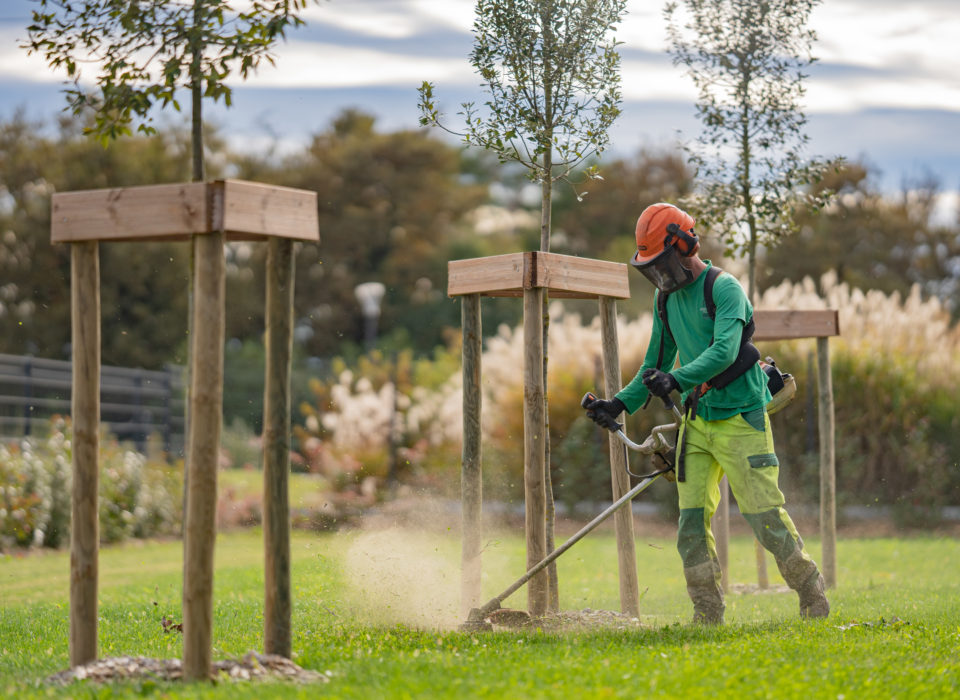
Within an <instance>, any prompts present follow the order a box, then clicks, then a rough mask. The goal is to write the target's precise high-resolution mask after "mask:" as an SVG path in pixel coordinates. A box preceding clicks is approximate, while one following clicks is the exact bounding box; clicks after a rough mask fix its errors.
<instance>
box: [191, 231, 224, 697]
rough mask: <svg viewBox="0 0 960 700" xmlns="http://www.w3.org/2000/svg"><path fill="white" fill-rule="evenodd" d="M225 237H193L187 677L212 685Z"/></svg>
mask: <svg viewBox="0 0 960 700" xmlns="http://www.w3.org/2000/svg"><path fill="white" fill-rule="evenodd" d="M223 241H224V235H223V233H222V232H217V233H209V234H205V235H198V236H194V237H193V246H194V251H195V253H196V256H195V257H196V269H195V277H194V289H195V290H196V298H195V300H194V323H193V329H194V334H193V337H192V338H191V339H190V341H191V343H192V345H193V367H192V368H191V372H190V428H189V434H190V446H189V453H188V454H189V459H188V464H189V469H190V474H189V483H190V490H189V492H188V493H187V512H186V514H185V517H186V527H185V533H184V535H185V536H184V552H185V556H184V568H183V677H184V680H187V681H195V680H208V679H209V678H210V672H211V653H212V647H211V639H212V631H213V550H214V544H215V539H216V529H217V461H218V458H219V449H220V432H221V429H222V427H223V426H222V424H223V418H222V409H223V406H222V404H223V333H224V261H223Z"/></svg>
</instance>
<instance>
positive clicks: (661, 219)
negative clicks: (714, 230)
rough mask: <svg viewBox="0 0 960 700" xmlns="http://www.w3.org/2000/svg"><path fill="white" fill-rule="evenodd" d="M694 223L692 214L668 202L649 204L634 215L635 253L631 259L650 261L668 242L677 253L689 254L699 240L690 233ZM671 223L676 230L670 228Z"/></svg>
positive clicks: (639, 261)
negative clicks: (638, 213)
mask: <svg viewBox="0 0 960 700" xmlns="http://www.w3.org/2000/svg"><path fill="white" fill-rule="evenodd" d="M695 223H696V221H694V219H693V217H692V216H690V215H689V214H688V213H687V212H685V211H683V209H680V208H678V207H675V206H673V205H672V204H667V203H666V202H659V203H657V204H651V205H650V206H649V207H647V208H646V209H644V210H643V213H642V214H640V218H639V219H637V231H636V235H637V254H636V256H635V257H634V259H635V260H636V261H637V262H638V263H643V262H647V261H650V260H652V259H653V258H655V257H656V256H657V255H658V254H659V253H661V252H662V251H663V249H664V246H665V245H671V244H672V245H673V246H674V247H675V248H676V249H677V252H678V253H680V255H682V256H684V257H687V256H689V255H691V254H692V253H693V251H694V248H696V247H697V243H698V242H699V241H698V239H697V236H696V235H695V234H694V233H693V226H694V224H695ZM671 224H674V225H675V226H676V228H677V229H679V230H678V231H673V230H671V229H673V227H672V226H670V225H671ZM674 238H676V241H675V242H674V240H673V239H674ZM668 239H669V242H668Z"/></svg>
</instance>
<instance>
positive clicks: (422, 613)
mask: <svg viewBox="0 0 960 700" xmlns="http://www.w3.org/2000/svg"><path fill="white" fill-rule="evenodd" d="M424 505H425V504H423V503H420V504H419V506H420V507H418V508H417V509H416V514H415V515H414V514H411V513H409V512H408V513H406V514H405V515H404V517H402V518H392V519H391V520H392V521H393V524H390V525H386V523H384V522H382V521H381V522H380V523H378V525H377V527H376V528H375V529H372V530H365V531H363V532H361V533H360V534H358V535H357V536H356V539H355V540H354V542H353V543H352V544H351V545H350V547H349V549H348V550H347V554H346V557H345V560H344V568H345V573H346V578H347V581H348V582H349V584H350V586H351V595H350V596H349V600H350V603H351V607H353V608H354V609H355V612H356V614H357V616H358V617H360V618H361V619H364V620H365V621H367V622H370V623H373V624H388V625H389V624H403V625H407V626H410V627H417V628H420V629H452V628H455V627H456V626H457V625H458V624H459V623H461V622H462V621H463V620H461V619H460V610H459V607H460V558H459V544H460V539H459V527H457V528H442V529H441V528H438V527H437V525H438V521H437V519H436V518H435V517H431V510H432V509H430V508H425V507H424ZM417 520H422V525H418V523H416V522H415V521H417ZM400 521H402V522H400ZM438 530H441V531H438Z"/></svg>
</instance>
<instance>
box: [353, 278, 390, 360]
mask: <svg viewBox="0 0 960 700" xmlns="http://www.w3.org/2000/svg"><path fill="white" fill-rule="evenodd" d="M385 291H386V287H384V286H383V285H382V284H380V283H379V282H363V283H362V284H358V285H357V286H356V287H355V288H354V290H353V293H354V294H355V295H356V297H357V301H358V302H360V313H362V314H363V344H364V347H365V348H366V349H367V350H371V349H373V346H374V344H375V343H376V342H377V322H378V321H379V319H380V302H381V301H382V300H383V294H384V292H385Z"/></svg>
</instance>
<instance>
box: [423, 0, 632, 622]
mask: <svg viewBox="0 0 960 700" xmlns="http://www.w3.org/2000/svg"><path fill="white" fill-rule="evenodd" d="M625 8H626V0H477V4H476V19H475V20H474V24H473V30H474V48H473V51H472V52H471V54H470V62H471V63H472V64H473V66H474V67H475V68H476V69H477V72H479V73H480V77H481V78H482V81H483V88H484V90H485V92H486V93H487V95H488V99H487V101H486V102H485V107H486V109H485V110H481V109H478V108H477V107H476V105H475V104H474V103H465V104H463V105H462V112H461V114H462V115H463V117H464V120H465V125H466V131H465V133H462V134H459V135H461V136H462V137H463V139H464V142H465V143H467V144H468V145H479V146H482V147H483V148H486V149H488V150H490V151H492V152H493V153H495V154H496V155H497V157H498V158H499V159H500V161H501V162H503V163H519V164H520V165H521V166H523V167H524V168H526V169H527V171H528V174H529V176H530V178H531V179H532V180H533V181H534V182H537V183H539V184H540V187H541V209H540V212H541V213H540V250H541V251H544V252H547V251H549V250H550V230H551V211H552V207H551V203H552V194H553V186H554V183H555V182H558V181H566V182H568V183H570V184H571V185H572V186H573V183H572V182H571V179H570V178H571V175H572V174H573V173H574V171H575V170H576V169H577V168H578V167H579V166H581V165H582V164H584V162H585V161H586V160H587V159H589V158H591V157H594V156H598V155H599V154H600V153H601V152H602V151H603V150H604V148H605V147H606V145H607V142H608V138H609V137H608V131H609V128H610V126H611V124H613V121H614V120H615V119H616V118H617V116H618V115H619V114H620V107H619V105H620V73H619V68H620V55H619V53H617V50H616V46H617V42H616V41H615V40H614V38H613V32H614V31H615V29H616V25H617V24H618V23H619V22H620V21H621V19H622V18H623V15H624V12H625ZM420 111H421V117H420V123H421V124H422V125H424V126H428V125H431V126H440V127H441V128H444V129H445V130H447V131H450V129H447V128H446V127H444V126H443V125H442V124H441V114H440V111H439V108H438V106H437V103H436V101H435V99H434V96H433V85H432V84H431V83H429V82H424V83H423V85H422V86H421V88H420ZM451 133H456V132H452V131H451ZM586 172H587V175H588V176H589V177H599V175H598V174H597V172H596V168H595V167H591V168H588V169H587V171H586ZM579 196H580V195H578V197H579ZM548 303H549V300H548V299H547V296H546V295H544V300H543V347H544V353H543V357H544V359H543V382H544V415H546V416H549V410H548V409H549V402H548V399H547V392H546V378H547V357H548V352H547V333H548V330H549V324H550V317H549V313H548V310H547V305H548ZM546 435H547V439H546V440H544V451H545V461H544V465H545V474H544V480H545V482H546V487H547V516H546V517H547V551H548V552H549V551H552V550H553V520H554V505H553V488H552V484H551V479H550V440H549V418H547V426H546ZM548 576H549V591H550V592H549V602H548V607H549V608H550V609H553V610H556V609H558V608H559V597H558V593H557V579H556V567H555V566H552V565H551V567H550V568H549V571H548Z"/></svg>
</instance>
